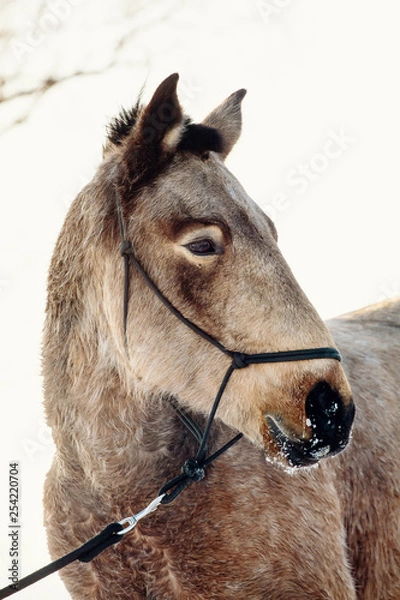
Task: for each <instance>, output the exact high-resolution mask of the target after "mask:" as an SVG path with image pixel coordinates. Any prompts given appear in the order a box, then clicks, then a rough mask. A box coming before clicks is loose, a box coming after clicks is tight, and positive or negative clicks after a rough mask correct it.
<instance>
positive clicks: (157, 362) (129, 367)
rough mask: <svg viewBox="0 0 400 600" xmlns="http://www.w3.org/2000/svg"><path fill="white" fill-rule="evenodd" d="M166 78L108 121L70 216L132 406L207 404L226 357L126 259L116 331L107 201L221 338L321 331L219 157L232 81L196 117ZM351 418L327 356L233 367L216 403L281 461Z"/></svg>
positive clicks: (340, 434)
mask: <svg viewBox="0 0 400 600" xmlns="http://www.w3.org/2000/svg"><path fill="white" fill-rule="evenodd" d="M177 82H178V76H177V75H171V76H170V77H168V78H167V79H166V80H165V81H164V82H163V83H162V84H161V85H160V86H159V87H158V89H157V90H156V92H155V94H154V95H153V97H152V98H151V100H150V102H149V103H148V104H147V105H146V106H143V105H141V104H140V103H139V104H137V105H136V106H135V107H134V108H133V109H132V110H131V111H128V112H127V111H124V112H122V113H121V115H120V116H119V117H118V118H117V119H115V120H114V122H113V123H112V124H111V125H110V128H109V135H108V141H107V144H106V147H105V149H104V161H103V163H102V165H101V167H100V169H99V171H98V173H97V175H96V176H95V178H94V180H93V182H92V183H91V184H89V187H88V188H87V189H86V191H84V192H83V196H82V198H83V200H82V199H81V206H83V205H85V206H86V207H89V208H87V216H83V217H82V215H83V214H84V211H83V210H82V209H80V213H79V214H80V217H79V218H80V220H81V227H82V231H85V233H82V236H84V244H83V245H85V244H86V248H89V247H90V248H91V250H90V252H91V261H92V263H91V272H92V274H93V273H94V274H95V278H96V281H97V284H96V285H95V284H93V286H92V287H96V288H97V290H98V292H99V294H100V293H101V307H100V306H99V304H97V308H96V310H97V312H101V313H102V314H103V317H104V322H103V325H102V326H101V327H100V326H98V330H99V331H100V330H102V331H103V333H102V337H103V339H106V338H107V344H105V343H104V344H103V345H104V347H105V346H107V348H108V350H107V353H109V352H110V350H109V349H110V348H112V353H113V358H112V361H113V362H114V363H115V365H116V369H117V371H118V373H119V374H120V377H121V378H122V379H123V380H124V382H125V386H126V388H127V389H128V390H130V391H131V393H132V397H133V396H134V395H135V394H136V395H137V393H138V392H140V397H141V398H143V399H144V400H143V402H144V403H145V402H146V401H150V400H146V398H147V399H150V398H153V399H154V397H155V396H157V395H163V396H164V397H166V396H168V397H173V398H175V400H176V402H177V403H178V404H180V405H181V406H182V407H183V408H184V409H186V410H190V411H192V412H193V413H196V414H199V413H200V414H202V415H207V414H208V413H209V412H210V409H211V406H212V403H213V399H214V397H215V393H216V391H217V389H218V387H219V385H220V383H221V379H222V377H223V375H224V373H225V372H226V369H227V366H228V365H229V361H230V358H229V357H228V356H227V355H226V354H224V353H223V352H219V350H218V348H215V347H214V346H213V345H212V344H209V343H208V342H207V340H205V339H203V338H201V337H199V336H198V335H196V333H195V332H193V331H192V330H191V329H190V328H188V327H185V325H184V324H183V323H182V322H181V321H180V320H179V319H177V318H176V316H175V315H174V314H171V311H169V310H168V308H167V307H166V306H165V305H164V304H163V303H162V302H160V300H159V298H157V296H156V295H155V294H154V292H153V291H152V290H151V289H150V288H149V286H148V285H147V284H146V282H145V281H144V279H143V277H141V276H140V273H137V272H135V271H134V270H133V269H131V272H130V285H129V303H128V310H127V314H126V331H125V332H124V327H123V321H122V319H123V317H122V309H121V304H122V294H123V286H124V283H123V268H122V265H121V258H120V255H119V251H118V250H119V245H120V239H121V238H120V235H121V231H120V228H121V227H120V225H121V223H120V224H118V209H120V210H121V213H122V217H123V221H122V222H123V227H124V229H125V231H124V235H125V236H126V238H127V239H129V240H130V241H131V243H132V247H133V249H134V253H135V256H136V259H137V261H138V262H139V263H140V265H141V266H142V267H143V269H144V271H145V272H146V273H147V274H148V276H149V277H150V278H151V280H152V281H153V282H154V283H155V285H156V286H157V288H158V289H159V290H161V292H162V294H163V295H164V296H165V297H166V298H167V299H168V301H169V302H170V303H171V304H172V305H173V306H174V307H175V308H176V310H177V311H179V313H180V314H182V315H183V316H184V317H185V318H186V319H188V320H190V321H191V322H192V323H194V324H196V326H198V327H199V328H201V329H202V330H203V331H205V332H207V333H208V334H209V335H210V336H212V337H213V338H214V339H215V340H218V342H219V343H220V344H221V345H223V346H224V347H225V348H227V349H230V350H233V351H240V352H243V353H247V354H254V353H265V352H279V351H288V350H294V349H304V348H319V347H326V346H332V345H333V340H332V338H331V336H330V334H329V332H328V329H327V327H326V326H325V324H324V323H323V321H322V320H321V318H320V317H319V316H318V314H317V312H316V310H315V309H314V308H313V306H312V305H311V303H310V302H309V300H308V299H307V298H306V296H305V294H304V293H303V292H302V290H301V289H300V287H299V285H298V283H297V282H296V280H295V278H294V276H293V274H292V272H291V270H290V268H289V266H288V265H287V263H286V262H285V260H284V258H283V256H282V254H281V252H280V250H279V247H278V243H277V232H276V229H275V226H274V224H273V222H272V221H271V219H270V218H269V217H268V216H267V215H265V214H264V213H263V211H262V210H261V209H260V208H259V206H258V205H257V204H256V203H255V202H254V201H253V200H252V199H251V198H250V197H249V196H248V195H247V193H246V192H245V190H244V189H243V187H242V186H241V185H240V183H239V182H238V181H237V180H236V179H235V177H234V176H233V175H232V174H231V173H230V171H229V170H228V169H227V167H226V165H225V158H226V157H227V156H228V154H229V152H230V151H231V149H232V147H233V146H234V144H235V143H236V141H237V140H238V138H239V135H240V131H241V108H240V107H241V101H242V99H243V97H244V95H245V91H244V90H239V91H237V92H236V93H234V94H232V95H231V96H229V97H228V98H227V99H226V100H225V101H224V102H223V103H222V104H221V105H220V106H218V107H217V108H216V109H215V110H213V111H212V112H211V113H210V114H209V115H208V116H207V117H206V118H205V119H204V121H203V122H202V123H200V124H196V123H193V122H192V121H191V120H190V119H189V118H187V117H186V116H185V115H184V113H183V111H182V108H181V105H180V103H179V101H178V97H177ZM74 214H75V220H76V219H77V211H76V210H75V213H74ZM85 215H86V213H85ZM71 219H72V217H71ZM82 220H83V221H85V223H86V225H83V226H82ZM89 220H91V222H92V224H91V225H89ZM78 226H79V223H75V225H74V227H75V230H77V228H78ZM85 228H86V229H85ZM75 235H77V234H75ZM86 310H87V311H88V312H90V310H91V308H90V303H89V302H88V303H87V309H86ZM92 312H93V313H94V311H92ZM88 318H89V317H88ZM91 318H92V320H95V319H96V318H97V317H95V316H94V315H93V314H92V315H91ZM110 340H111V341H110ZM98 346H99V347H100V346H101V344H100V343H99V344H98ZM109 360H111V359H109ZM353 415H354V406H353V402H352V398H351V391H350V388H349V385H348V383H347V380H346V377H345V374H344V371H343V369H342V366H341V365H340V363H339V362H338V361H337V360H333V359H332V358H321V359H318V360H299V361H297V362H277V363H273V364H253V365H251V366H249V367H248V368H246V369H238V370H236V371H235V372H234V374H233V376H232V377H231V379H230V381H229V383H228V385H227V388H226V390H225V393H224V395H223V397H222V399H221V402H220V405H219V408H218V417H219V419H221V420H222V421H223V422H224V423H225V424H226V425H228V426H230V427H232V428H234V429H236V430H239V431H241V432H243V433H244V434H245V436H247V438H248V439H249V440H250V441H251V442H253V443H254V444H256V445H257V446H258V447H260V448H263V449H264V451H265V453H266V456H267V458H269V459H271V460H274V461H276V462H278V463H280V464H283V465H286V466H287V465H290V466H304V465H310V464H313V463H316V462H318V461H319V459H321V458H323V457H326V456H330V455H333V454H335V453H337V452H338V451H340V450H341V449H343V448H344V447H345V446H346V444H347V442H348V439H349V434H350V429H351V424H352V420H353Z"/></svg>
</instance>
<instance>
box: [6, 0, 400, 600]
mask: <svg viewBox="0 0 400 600" xmlns="http://www.w3.org/2000/svg"><path fill="white" fill-rule="evenodd" d="M40 4H42V3H41V2H39V1H37V0H35V2H33V0H32V1H29V2H28V0H19V1H17V0H13V2H9V1H7V0H1V1H0V34H1V31H2V30H3V29H7V28H12V31H13V32H14V33H12V35H11V36H9V37H8V38H6V39H5V38H4V37H3V39H2V43H1V44H0V58H1V67H0V83H2V79H3V78H5V79H6V81H7V84H6V85H5V86H4V89H5V90H6V92H7V95H8V96H10V95H14V96H15V99H14V100H10V101H8V102H0V132H2V133H1V134H0V164H1V178H0V190H1V191H0V202H1V212H0V215H1V217H0V332H1V336H0V340H1V343H0V353H1V360H0V394H1V403H0V417H1V422H2V424H3V427H2V434H1V441H0V444H1V461H0V587H3V586H4V585H6V584H7V583H8V582H7V579H6V578H7V569H8V567H9V563H10V558H9V556H8V548H9V541H8V537H7V533H8V531H7V524H8V489H7V481H8V462H9V461H10V460H18V461H19V462H20V470H21V486H22V488H21V489H22V495H21V503H20V507H21V522H22V529H21V537H20V549H21V556H22V559H21V560H22V563H21V564H22V575H25V574H28V573H29V572H30V571H32V570H34V569H37V568H39V567H41V566H42V565H43V564H45V563H46V562H47V561H48V556H47V550H46V541H45V535H44V531H43V528H42V509H41V499H42V486H43V478H44V475H45V472H46V471H47V469H48V467H49V464H50V461H51V456H52V452H53V448H52V445H51V440H50V436H49V432H48V431H47V429H46V427H45V425H44V420H43V416H42V407H41V403H42V392H41V379H40V343H41V329H42V323H43V317H44V303H45V282H46V276H47V268H48V264H49V260H50V257H51V254H52V249H53V246H54V243H55V240H56V238H57V235H58V232H59V230H60V227H61V225H62V222H63V219H64V217H65V214H66V211H67V208H68V205H69V203H70V201H71V200H72V199H73V197H74V195H75V194H76V193H77V192H78V191H79V189H80V188H81V187H82V186H83V185H84V184H85V183H86V182H87V181H88V180H89V179H90V178H91V176H92V174H93V173H94V170H95V168H96V166H97V165H98V163H99V161H100V158H101V145H102V142H103V139H104V131H105V124H106V123H107V121H108V120H109V118H110V117H112V116H113V115H114V114H115V113H116V112H117V111H118V110H119V107H120V106H121V105H126V106H129V105H131V104H132V103H133V102H134V101H135V98H136V96H137V94H138V92H139V91H140V89H141V87H142V85H143V84H146V88H145V89H146V91H145V97H147V98H148V97H149V96H150V95H151V93H152V92H153V90H154V88H155V87H156V86H157V85H158V83H160V81H161V80H162V79H163V78H164V77H166V76H167V75H169V74H170V73H172V72H175V71H178V72H179V73H180V75H181V79H180V84H179V92H180V98H181V101H182V104H183V105H184V107H185V109H186V111H187V112H188V113H189V114H190V115H191V116H192V117H194V118H195V119H201V118H203V117H204V116H205V115H206V114H207V113H208V112H209V110H211V109H212V108H214V106H216V105H217V104H219V103H220V102H221V101H222V100H223V99H224V98H225V97H226V96H227V95H229V94H230V93H231V92H233V91H235V90H236V89H238V88H241V87H245V88H247V90H248V94H247V96H246V98H245V100H244V103H243V115H244V125H243V134H242V138H241V140H240V141H239V143H238V145H237V147H236V148H235V150H234V152H233V153H232V155H231V156H230V157H229V159H228V166H229V167H230V168H231V170H232V171H233V172H234V174H235V175H236V176H237V177H238V179H239V180H240V181H241V183H242V184H243V185H244V187H245V188H246V189H247V191H248V192H249V193H250V194H251V195H252V197H253V198H254V199H255V200H256V201H257V202H259V204H260V205H261V206H262V207H263V208H264V209H265V210H266V212H268V213H269V214H270V216H271V217H273V219H274V220H275V223H276V226H277V228H278V232H279V237H280V246H281V249H282V252H283V254H284V255H285V257H286V259H287V260H288V262H289V264H290V265H291V267H292V269H293V271H294V274H295V276H296V277H297V279H298V281H299V282H300V284H301V286H302V287H303V289H304V291H305V292H306V293H307V295H308V296H309V298H310V299H311V301H312V302H313V304H314V305H315V306H316V308H317V310H318V311H319V312H320V314H321V315H322V316H323V317H324V318H329V317H332V316H335V315H337V314H340V313H343V312H347V311H350V310H353V309H356V308H359V307H362V306H365V305H367V304H370V303H373V302H376V301H378V300H382V299H384V298H387V297H391V296H394V295H398V294H400V273H399V268H398V257H399V248H400V242H399V214H400V211H399V206H400V198H399V196H400V194H399V190H400V181H399V168H398V163H399V158H400V156H399V140H400V119H399V107H400V85H399V69H398V65H399V59H400V36H399V33H398V29H399V22H400V5H399V4H398V2H397V1H396V0H386V1H384V2H381V3H378V2H376V1H372V0H367V1H365V0H353V1H351V2H349V0H335V2H332V1H328V0H262V1H253V0H214V1H212V0H201V1H200V0H179V1H178V0H177V1H172V0H168V1H165V2H161V1H160V0H158V1H153V2H144V0H142V1H141V2H139V1H137V2H131V3H130V4H129V5H128V9H126V8H124V4H126V2H122V0H121V1H119V2H111V1H105V0H99V1H97V2H95V0H57V2H56V0H54V1H53V2H50V0H49V2H48V3H47V4H45V3H43V6H42V8H41V10H40V12H39V13H38V12H37V6H38V5H40ZM121 40H122V41H121ZM118 41H120V43H119V49H118V53H117V54H116V55H115V54H114V53H113V51H114V48H115V47H116V45H117V43H118ZM76 71H81V72H84V73H89V74H86V75H81V76H79V77H72V76H71V74H73V73H74V72H76ZM46 77H47V78H49V77H50V78H53V79H54V78H59V77H60V78H62V79H63V81H62V83H60V84H58V85H54V86H51V87H50V89H48V91H47V92H46V94H44V95H43V96H42V97H40V98H39V97H38V98H36V97H32V96H31V95H21V91H24V90H28V89H30V88H31V87H35V86H36V85H37V84H38V82H40V81H43V78H46ZM25 117H26V118H25ZM18 119H20V120H22V122H21V124H13V123H14V121H16V120H18ZM140 508H142V507H138V510H139V509H140ZM54 597H57V598H58V600H64V599H66V598H67V597H68V596H67V594H66V592H65V590H64V587H63V585H62V584H61V582H60V581H59V579H58V576H57V575H53V576H52V577H51V578H50V579H48V580H47V581H45V582H43V583H41V584H37V585H36V586H34V587H33V588H30V589H27V590H25V591H23V592H21V593H19V594H18V595H17V596H15V598H19V599H21V600H24V599H31V600H33V599H36V598H41V599H44V600H47V599H50V598H51V599H53V598H54Z"/></svg>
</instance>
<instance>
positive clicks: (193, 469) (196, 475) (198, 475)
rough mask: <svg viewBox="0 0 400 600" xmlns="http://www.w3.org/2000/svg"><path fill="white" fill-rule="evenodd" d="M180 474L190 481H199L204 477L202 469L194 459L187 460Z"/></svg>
mask: <svg viewBox="0 0 400 600" xmlns="http://www.w3.org/2000/svg"><path fill="white" fill-rule="evenodd" d="M182 473H184V475H187V477H189V478H190V479H191V480H192V481H201V480H202V479H204V476H205V472H204V469H203V467H202V466H200V465H199V463H198V462H197V460H195V459H194V458H188V460H187V461H186V462H185V464H184V465H183V467H182Z"/></svg>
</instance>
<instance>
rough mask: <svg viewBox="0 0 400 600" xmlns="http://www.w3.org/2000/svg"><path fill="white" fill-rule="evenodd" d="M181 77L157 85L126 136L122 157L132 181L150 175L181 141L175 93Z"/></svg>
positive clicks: (181, 118)
mask: <svg viewBox="0 0 400 600" xmlns="http://www.w3.org/2000/svg"><path fill="white" fill-rule="evenodd" d="M178 79H179V75H178V73H173V74H172V75H170V76H169V77H167V79H165V80H164V81H163V82H162V83H161V84H160V85H159V86H158V88H157V89H156V91H155V92H154V95H153V97H152V99H151V100H150V102H149V104H148V105H147V106H146V107H145V108H143V109H141V110H140V112H139V114H138V117H137V121H136V123H135V125H134V127H133V128H132V130H131V131H130V133H129V135H128V137H127V139H126V142H125V148H124V150H123V154H122V160H123V162H124V165H125V176H126V177H127V179H128V181H129V182H130V183H134V182H135V181H138V180H141V179H145V178H146V177H149V176H150V177H151V175H152V174H153V173H155V172H157V170H158V169H160V167H161V166H162V165H163V164H164V163H165V160H166V159H167V158H168V157H169V156H171V154H173V153H174V152H175V150H176V148H177V146H178V144H179V141H180V139H181V136H182V133H183V130H184V118H183V113H182V108H181V106H180V104H179V100H178V97H177V92H176V88H177V85H178Z"/></svg>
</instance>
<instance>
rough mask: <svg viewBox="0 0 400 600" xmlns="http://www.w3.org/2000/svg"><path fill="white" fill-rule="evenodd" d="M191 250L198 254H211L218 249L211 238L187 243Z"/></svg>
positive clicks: (215, 252)
mask: <svg viewBox="0 0 400 600" xmlns="http://www.w3.org/2000/svg"><path fill="white" fill-rule="evenodd" d="M187 247H188V248H189V250H190V252H192V253H193V254H196V255H198V256H208V255H210V254H217V249H216V247H215V244H214V242H212V241H211V240H198V241H196V242H191V243H190V244H188V245H187Z"/></svg>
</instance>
